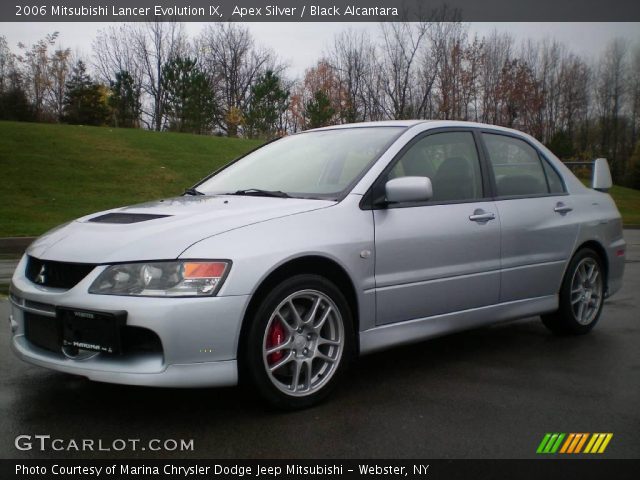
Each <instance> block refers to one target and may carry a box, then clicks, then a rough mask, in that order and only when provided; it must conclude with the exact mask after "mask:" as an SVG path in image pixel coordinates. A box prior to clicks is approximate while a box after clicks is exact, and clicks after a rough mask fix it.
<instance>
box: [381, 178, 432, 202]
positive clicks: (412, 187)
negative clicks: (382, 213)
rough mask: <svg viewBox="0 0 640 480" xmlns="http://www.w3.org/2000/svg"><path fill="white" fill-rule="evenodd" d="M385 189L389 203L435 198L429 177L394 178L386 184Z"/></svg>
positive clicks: (424, 200)
mask: <svg viewBox="0 0 640 480" xmlns="http://www.w3.org/2000/svg"><path fill="white" fill-rule="evenodd" d="M384 189H385V195H386V201H387V202H388V203H399V202H426V201H427V200H431V199H432V198H433V186H432V185H431V179H430V178H429V177H400V178H394V179H392V180H389V181H388V182H387V183H386V184H385V186H384Z"/></svg>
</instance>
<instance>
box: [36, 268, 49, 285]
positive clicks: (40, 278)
mask: <svg viewBox="0 0 640 480" xmlns="http://www.w3.org/2000/svg"><path fill="white" fill-rule="evenodd" d="M46 275H47V272H46V268H45V266H44V265H42V266H41V267H40V272H39V273H38V276H37V277H36V279H35V280H34V282H36V283H39V284H40V285H44V283H45V282H46V281H47V276H46Z"/></svg>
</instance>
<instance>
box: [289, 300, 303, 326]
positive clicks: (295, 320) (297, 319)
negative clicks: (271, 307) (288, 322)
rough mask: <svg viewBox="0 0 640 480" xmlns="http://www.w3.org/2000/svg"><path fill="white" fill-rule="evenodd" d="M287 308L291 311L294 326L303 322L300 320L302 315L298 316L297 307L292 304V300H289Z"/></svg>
mask: <svg viewBox="0 0 640 480" xmlns="http://www.w3.org/2000/svg"><path fill="white" fill-rule="evenodd" d="M289 309H290V310H291V312H292V313H293V321H294V322H295V327H299V326H300V325H302V324H303V323H304V322H303V321H302V317H300V313H298V309H297V308H296V306H295V305H294V304H293V300H289Z"/></svg>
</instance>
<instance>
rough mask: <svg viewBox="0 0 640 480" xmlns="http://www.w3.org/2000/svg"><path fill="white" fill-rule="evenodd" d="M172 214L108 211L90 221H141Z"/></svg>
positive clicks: (118, 222) (120, 222)
mask: <svg viewBox="0 0 640 480" xmlns="http://www.w3.org/2000/svg"><path fill="white" fill-rule="evenodd" d="M170 216H171V215H154V214H151V213H118V212H114V213H107V214H105V215H100V216H98V217H93V218H91V219H90V220H89V222H93V223H117V224H126V223H140V222H146V221H147V220H155V219H156V218H164V217H170Z"/></svg>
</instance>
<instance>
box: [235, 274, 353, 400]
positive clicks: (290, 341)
mask: <svg viewBox="0 0 640 480" xmlns="http://www.w3.org/2000/svg"><path fill="white" fill-rule="evenodd" d="M249 320H250V321H251V324H250V326H249V330H248V336H247V346H246V349H245V354H246V373H247V375H248V377H249V379H250V380H251V383H252V384H253V385H254V386H255V387H256V389H257V391H258V393H259V394H260V395H261V396H262V397H263V398H264V399H265V400H267V401H268V402H269V403H271V404H272V405H274V406H276V407H278V408H282V409H288V410H292V409H300V408H307V407H310V406H312V405H315V404H317V403H319V402H321V401H322V400H324V399H325V398H326V397H327V396H328V395H329V394H330V393H331V391H332V390H333V388H334V387H335V385H336V384H337V382H338V381H339V379H340V377H341V375H342V373H343V372H344V370H345V368H346V366H347V363H348V361H349V359H350V358H351V356H352V353H353V344H354V331H353V321H352V315H351V309H350V308H349V304H348V303H347V300H346V299H345V297H344V295H343V294H342V293H341V292H340V290H339V289H338V288H337V287H336V286H335V285H334V284H333V283H332V282H330V281H329V280H327V279H326V278H324V277H321V276H318V275H310V274H302V275H296V276H294V277H292V278H290V279H287V280H285V281H283V282H282V283H280V284H279V285H277V286H276V287H275V288H274V289H273V290H272V291H271V292H270V293H269V294H268V295H267V296H266V297H265V298H264V299H263V300H262V302H261V303H260V305H259V307H258V308H257V310H256V313H255V315H254V316H253V318H251V319H249Z"/></svg>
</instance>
